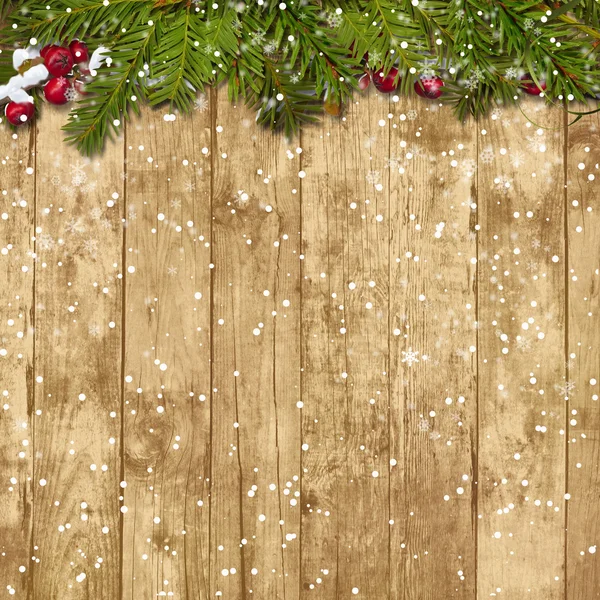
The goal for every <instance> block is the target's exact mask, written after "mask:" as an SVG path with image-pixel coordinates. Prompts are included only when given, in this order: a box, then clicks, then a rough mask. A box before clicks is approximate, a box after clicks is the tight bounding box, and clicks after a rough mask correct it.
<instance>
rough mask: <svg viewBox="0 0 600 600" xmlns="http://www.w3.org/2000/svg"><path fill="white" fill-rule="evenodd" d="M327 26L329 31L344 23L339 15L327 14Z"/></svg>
mask: <svg viewBox="0 0 600 600" xmlns="http://www.w3.org/2000/svg"><path fill="white" fill-rule="evenodd" d="M326 20H327V25H329V27H331V29H337V28H338V27H339V26H340V25H341V24H342V23H343V21H344V19H343V17H342V15H341V14H339V15H338V14H337V13H335V12H329V13H327V18H326Z"/></svg>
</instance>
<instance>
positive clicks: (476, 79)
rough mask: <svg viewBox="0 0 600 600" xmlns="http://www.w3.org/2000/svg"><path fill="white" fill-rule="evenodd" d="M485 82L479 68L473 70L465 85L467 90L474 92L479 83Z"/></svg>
mask: <svg viewBox="0 0 600 600" xmlns="http://www.w3.org/2000/svg"><path fill="white" fill-rule="evenodd" d="M484 80H485V75H484V73H483V71H482V70H481V69H479V68H477V69H475V70H474V71H473V73H471V75H469V77H468V78H467V80H466V82H465V84H466V86H467V87H468V88H469V90H471V91H473V90H476V89H477V87H478V86H479V83H480V82H481V81H484Z"/></svg>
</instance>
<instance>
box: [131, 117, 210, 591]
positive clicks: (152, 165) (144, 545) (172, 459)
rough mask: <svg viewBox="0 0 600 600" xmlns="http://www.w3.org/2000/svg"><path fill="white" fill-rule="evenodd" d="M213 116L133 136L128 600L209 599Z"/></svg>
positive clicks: (149, 122)
mask: <svg viewBox="0 0 600 600" xmlns="http://www.w3.org/2000/svg"><path fill="white" fill-rule="evenodd" d="M210 139H211V132H210V112H209V111H204V112H200V111H197V112H194V114H193V115H188V116H187V117H186V118H185V119H184V118H178V119H176V120H175V121H165V120H164V119H163V111H152V110H150V109H145V110H144V111H143V112H142V116H141V118H140V119H139V120H134V121H133V122H131V123H130V124H128V127H127V135H126V152H127V162H126V174H127V176H126V184H127V193H126V197H125V200H124V203H123V206H122V208H123V215H124V219H125V224H126V227H125V238H124V240H125V241H124V244H125V252H124V259H123V260H124V264H125V266H126V269H125V278H126V284H125V288H126V295H125V300H124V309H125V312H124V315H125V348H124V352H125V358H124V371H123V374H124V382H123V383H124V399H125V403H124V433H123V435H124V442H123V446H124V480H125V481H126V483H127V487H126V488H125V490H124V492H123V495H124V505H125V506H126V507H127V513H126V514H125V515H124V518H123V521H124V532H123V533H124V542H123V580H122V585H123V598H125V599H131V600H138V599H140V598H156V597H161V596H166V597H170V596H172V597H175V598H195V599H198V600H204V599H207V598H209V583H208V582H209V514H210V510H211V508H210V506H211V504H210V482H211V462H210V447H211V438H210V435H211V417H210V411H211V400H210V398H211V393H210V389H211V371H210V369H211V365H210V352H211V350H210V344H211V337H210V333H211V318H210V307H211V285H210V280H211V247H210V245H211V217H210V211H211V177H212V172H211V156H210V151H209V149H210Z"/></svg>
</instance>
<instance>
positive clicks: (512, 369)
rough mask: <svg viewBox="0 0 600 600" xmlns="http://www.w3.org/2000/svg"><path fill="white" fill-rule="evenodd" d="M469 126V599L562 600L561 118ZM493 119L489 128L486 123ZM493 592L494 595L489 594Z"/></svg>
mask: <svg viewBox="0 0 600 600" xmlns="http://www.w3.org/2000/svg"><path fill="white" fill-rule="evenodd" d="M522 109H523V113H524V115H528V117H529V119H531V120H528V119H527V118H525V116H523V115H520V114H519V113H517V112H516V111H510V112H508V111H507V112H502V113H501V114H499V113H498V112H496V113H495V114H494V115H492V116H491V117H489V118H486V119H483V120H481V121H480V122H479V134H478V140H479V142H478V143H479V158H478V172H477V180H478V207H479V208H478V217H479V223H480V225H481V231H480V232H479V236H478V245H479V309H478V313H479V343H478V373H479V480H478V513H479V516H480V518H479V524H478V582H477V583H478V593H479V596H481V597H482V598H483V597H485V598H487V597H489V596H490V595H492V594H498V595H499V594H500V593H502V595H503V596H504V595H506V596H507V597H513V596H519V597H520V596H522V595H526V596H527V597H528V598H531V600H555V599H563V598H564V597H565V582H564V563H565V554H564V552H565V531H564V524H565V512H564V494H565V445H566V437H565V435H564V433H565V431H564V430H565V419H566V404H565V395H567V394H565V390H564V389H563V388H564V387H565V385H566V382H565V268H566V264H565V246H564V235H565V232H564V209H563V204H564V200H563V199H564V170H563V164H564V161H563V159H564V156H563V153H564V132H563V115H562V112H561V110H560V109H559V108H555V109H551V108H548V107H546V106H545V105H544V104H543V103H541V102H539V101H537V100H532V101H525V102H524V103H523V105H522ZM494 117H496V118H494ZM498 590H501V592H499V591H498Z"/></svg>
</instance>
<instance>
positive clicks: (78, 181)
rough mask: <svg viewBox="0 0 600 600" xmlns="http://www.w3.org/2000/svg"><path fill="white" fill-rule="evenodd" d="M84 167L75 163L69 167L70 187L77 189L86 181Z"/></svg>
mask: <svg viewBox="0 0 600 600" xmlns="http://www.w3.org/2000/svg"><path fill="white" fill-rule="evenodd" d="M85 167H86V165H84V164H82V163H80V162H79V161H77V162H76V163H75V164H74V165H71V185H73V186H75V187H79V186H81V185H83V184H84V183H85V182H86V181H87V174H86V172H85V171H84V169H85Z"/></svg>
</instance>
